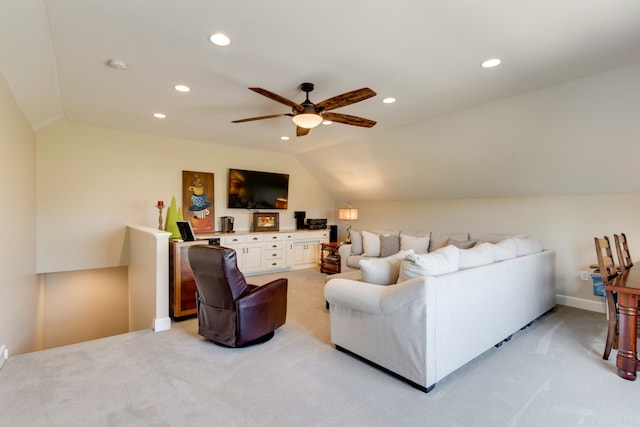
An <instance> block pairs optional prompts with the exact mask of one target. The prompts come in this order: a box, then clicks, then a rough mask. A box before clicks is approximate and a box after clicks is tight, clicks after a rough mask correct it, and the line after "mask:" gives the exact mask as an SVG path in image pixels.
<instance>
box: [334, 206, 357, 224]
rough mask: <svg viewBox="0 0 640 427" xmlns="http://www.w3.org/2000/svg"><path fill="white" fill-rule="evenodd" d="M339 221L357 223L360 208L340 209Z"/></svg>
mask: <svg viewBox="0 0 640 427" xmlns="http://www.w3.org/2000/svg"><path fill="white" fill-rule="evenodd" d="M338 219H340V220H342V221H356V220H357V219H358V208H339V209H338Z"/></svg>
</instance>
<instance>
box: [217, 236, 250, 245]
mask: <svg viewBox="0 0 640 427" xmlns="http://www.w3.org/2000/svg"><path fill="white" fill-rule="evenodd" d="M244 238H245V236H222V238H221V240H220V243H221V244H222V246H224V245H233V244H236V243H244V242H245V240H244Z"/></svg>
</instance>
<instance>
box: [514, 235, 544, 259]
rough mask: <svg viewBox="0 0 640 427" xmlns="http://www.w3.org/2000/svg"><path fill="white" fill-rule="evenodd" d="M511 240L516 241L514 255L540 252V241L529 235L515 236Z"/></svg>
mask: <svg viewBox="0 0 640 427" xmlns="http://www.w3.org/2000/svg"><path fill="white" fill-rule="evenodd" d="M513 240H514V241H515V243H516V256H523V255H529V254H534V253H537V252H542V242H541V241H540V240H538V239H533V238H531V237H525V238H522V237H515V238H514V239H513Z"/></svg>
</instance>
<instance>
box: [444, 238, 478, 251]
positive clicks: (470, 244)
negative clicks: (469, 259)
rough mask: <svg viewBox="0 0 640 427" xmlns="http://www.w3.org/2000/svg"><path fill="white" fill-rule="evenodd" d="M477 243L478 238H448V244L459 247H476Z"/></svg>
mask: <svg viewBox="0 0 640 427" xmlns="http://www.w3.org/2000/svg"><path fill="white" fill-rule="evenodd" d="M476 243H478V241H477V240H456V239H451V238H450V239H449V240H447V246H449V245H453V246H455V247H456V248H458V249H469V248H472V247H474V246H475V245H476Z"/></svg>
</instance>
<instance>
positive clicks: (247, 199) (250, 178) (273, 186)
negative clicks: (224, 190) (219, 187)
mask: <svg viewBox="0 0 640 427" xmlns="http://www.w3.org/2000/svg"><path fill="white" fill-rule="evenodd" d="M228 194H229V199H228V207H229V208H238V209H287V205H288V197H289V175H288V174H285V173H272V172H259V171H251V170H244V169H229V193H228Z"/></svg>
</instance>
